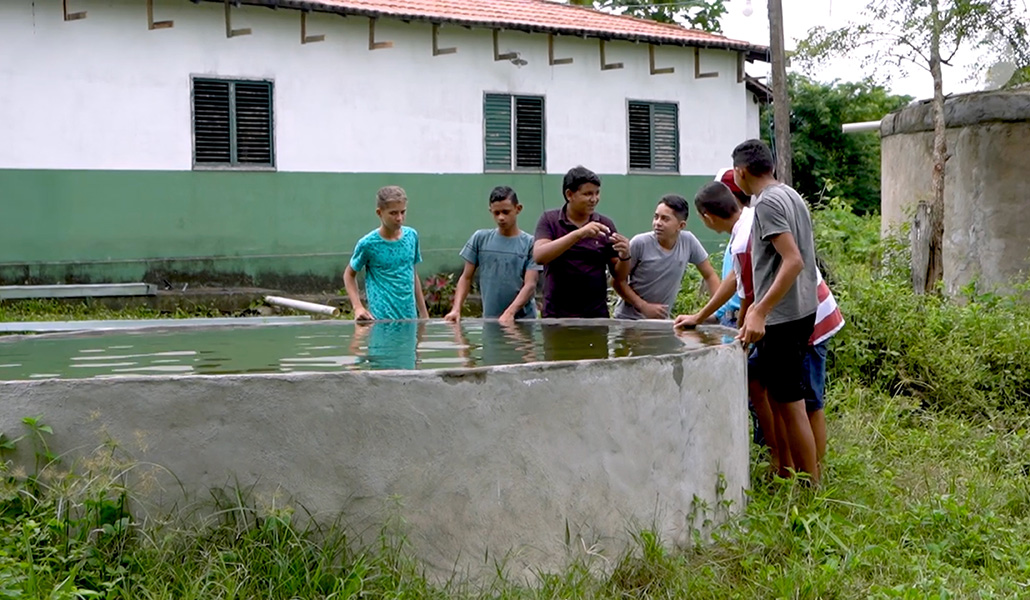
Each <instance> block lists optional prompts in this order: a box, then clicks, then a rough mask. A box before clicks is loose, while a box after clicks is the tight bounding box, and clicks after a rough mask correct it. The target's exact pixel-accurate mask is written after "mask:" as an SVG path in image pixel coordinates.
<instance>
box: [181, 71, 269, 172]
mask: <svg viewBox="0 0 1030 600" xmlns="http://www.w3.org/2000/svg"><path fill="white" fill-rule="evenodd" d="M272 126H273V120H272V82H270V81H234V80H225V79H194V80H193V164H194V166H197V167H238V168H247V167H274V166H275V152H274V150H273V149H274V146H273V135H272Z"/></svg>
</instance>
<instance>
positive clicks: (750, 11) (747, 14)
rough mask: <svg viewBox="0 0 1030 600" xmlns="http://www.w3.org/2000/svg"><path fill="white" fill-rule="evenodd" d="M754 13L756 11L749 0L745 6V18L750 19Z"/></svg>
mask: <svg viewBox="0 0 1030 600" xmlns="http://www.w3.org/2000/svg"><path fill="white" fill-rule="evenodd" d="M754 12H755V11H754V9H752V8H751V0H747V5H746V6H744V16H745V17H750V16H751V15H752V14H753V13H754Z"/></svg>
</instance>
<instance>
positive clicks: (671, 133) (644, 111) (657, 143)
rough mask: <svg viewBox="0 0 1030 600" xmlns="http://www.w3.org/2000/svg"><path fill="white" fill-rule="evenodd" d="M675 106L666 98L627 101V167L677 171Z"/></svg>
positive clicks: (676, 112) (634, 169)
mask: <svg viewBox="0 0 1030 600" xmlns="http://www.w3.org/2000/svg"><path fill="white" fill-rule="evenodd" d="M679 137H680V132H679V107H678V106H677V105H676V104H672V103H667V102H635V101H631V102H630V103H629V168H630V170H631V171H658V172H661V173H678V172H679V164H680V147H679Z"/></svg>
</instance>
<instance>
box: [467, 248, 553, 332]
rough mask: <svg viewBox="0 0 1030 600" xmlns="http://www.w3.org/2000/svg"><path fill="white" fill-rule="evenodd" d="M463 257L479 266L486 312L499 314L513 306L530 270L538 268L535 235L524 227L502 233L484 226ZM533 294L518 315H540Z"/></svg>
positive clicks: (491, 316) (484, 312)
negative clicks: (516, 230) (508, 233)
mask: <svg viewBox="0 0 1030 600" xmlns="http://www.w3.org/2000/svg"><path fill="white" fill-rule="evenodd" d="M460 254H461V257H462V258H464V259H465V260H466V261H467V262H469V263H470V264H472V265H475V267H476V275H477V276H478V277H479V292H480V294H482V296H483V316H484V317H486V318H497V317H499V316H501V315H502V314H503V313H504V311H505V310H507V309H508V307H509V306H511V303H512V302H513V301H514V300H515V297H516V296H518V295H519V292H520V291H522V286H523V284H524V283H525V281H526V271H538V270H540V266H539V265H537V264H536V263H535V262H533V236H531V235H529V234H528V233H526V232H525V231H520V232H519V234H518V235H516V236H514V237H507V236H505V235H502V234H501V232H500V231H498V230H497V229H480V230H479V231H477V232H475V233H473V234H472V237H471V238H469V241H468V242H466V244H465V247H464V248H462V249H461V253H460ZM535 304H536V303H535V302H534V301H533V298H532V297H530V299H529V301H528V302H527V303H526V305H525V306H523V307H522V308H520V309H519V311H518V312H516V313H515V318H516V319H523V318H526V317H535V316H536V306H535Z"/></svg>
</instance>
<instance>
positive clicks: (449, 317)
mask: <svg viewBox="0 0 1030 600" xmlns="http://www.w3.org/2000/svg"><path fill="white" fill-rule="evenodd" d="M443 320H444V321H447V322H448V323H457V322H458V321H460V320H461V311H460V310H452V311H451V312H449V313H447V314H446V315H444V316H443Z"/></svg>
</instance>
